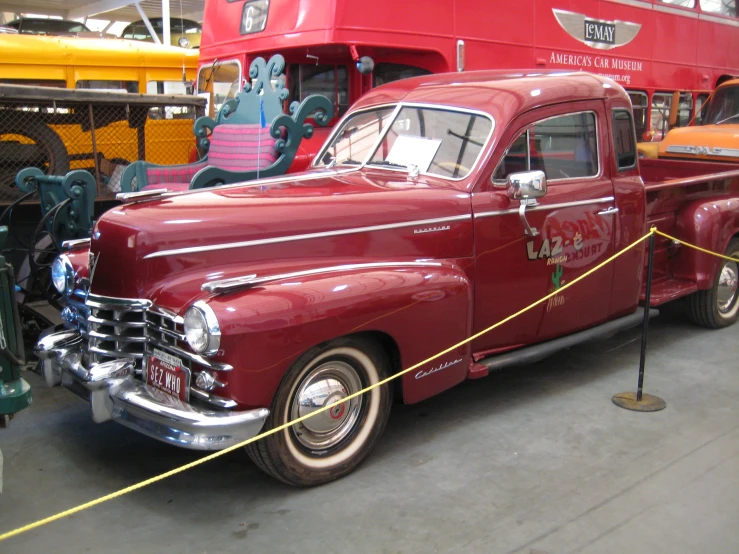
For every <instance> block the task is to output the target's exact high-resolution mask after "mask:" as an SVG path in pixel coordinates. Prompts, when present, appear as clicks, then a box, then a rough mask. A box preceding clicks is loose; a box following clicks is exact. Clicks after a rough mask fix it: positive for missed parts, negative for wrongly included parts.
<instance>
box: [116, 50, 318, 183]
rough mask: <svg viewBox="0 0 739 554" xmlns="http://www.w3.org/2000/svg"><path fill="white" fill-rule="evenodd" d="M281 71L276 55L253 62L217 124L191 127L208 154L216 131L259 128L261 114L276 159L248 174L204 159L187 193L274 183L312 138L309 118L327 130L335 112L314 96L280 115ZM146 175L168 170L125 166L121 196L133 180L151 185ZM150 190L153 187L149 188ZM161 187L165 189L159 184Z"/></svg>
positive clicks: (281, 60) (212, 121)
mask: <svg viewBox="0 0 739 554" xmlns="http://www.w3.org/2000/svg"><path fill="white" fill-rule="evenodd" d="M284 70H285V59H284V58H283V57H282V56H280V55H279V54H277V55H275V56H272V57H271V58H270V60H269V62H265V60H264V58H256V59H255V60H254V61H253V62H252V63H251V66H250V67H249V79H250V81H249V82H246V83H245V84H244V89H243V90H242V91H241V92H239V93H238V94H237V95H236V97H235V98H232V99H230V100H227V101H226V102H225V103H224V104H223V105H222V106H221V108H220V109H219V110H218V114H217V115H216V117H215V118H211V117H200V118H198V120H197V121H195V124H194V126H193V132H194V133H195V137H196V139H197V144H198V147H199V148H200V149H201V151H204V152H206V153H207V151H208V149H209V147H210V139H209V136H210V134H211V133H212V132H213V129H214V128H215V127H216V126H217V125H230V124H240V125H245V124H246V125H250V124H251V125H259V124H261V110H264V120H265V122H266V123H267V124H268V125H269V129H270V131H269V132H270V135H271V136H272V137H273V138H274V139H275V140H276V145H275V147H276V149H277V152H278V153H279V156H278V158H277V160H276V161H275V162H274V163H273V164H272V165H270V166H269V167H266V168H263V169H260V170H259V171H258V172H257V170H256V168H255V169H254V170H246V171H229V170H226V169H223V168H220V167H216V166H211V165H208V157H207V155H206V156H205V157H204V158H203V159H202V160H200V161H199V162H197V163H198V164H199V165H205V166H206V167H204V168H203V169H200V170H199V171H197V172H196V173H195V174H194V176H193V177H192V180H190V188H191V189H195V188H203V187H211V186H215V185H219V184H226V183H237V182H240V181H248V180H251V179H255V178H257V173H258V174H259V175H258V176H259V177H272V176H275V175H282V174H284V173H285V172H286V171H287V169H288V168H289V167H290V164H291V163H292V161H293V159H294V158H295V154H296V153H297V151H298V147H299V146H300V142H301V141H302V140H303V139H310V138H311V137H312V136H313V124H312V123H306V119H307V118H308V117H309V116H310V117H312V119H313V121H315V122H316V123H317V124H319V125H322V126H323V125H326V124H327V123H328V122H329V121H330V119H331V116H332V113H333V107H332V105H331V102H330V101H329V99H328V98H326V97H325V96H321V95H318V94H315V95H311V96H309V97H307V98H306V99H305V100H303V101H302V102H292V104H291V105H290V113H289V114H285V113H283V105H284V102H285V100H286V99H287V97H288V95H289V93H288V91H287V89H286V88H285V84H284V82H283V80H282V79H281V75H282V74H283V72H284ZM187 167H194V166H193V165H190V166H177V168H175V167H174V166H172V170H173V171H179V172H180V174H182V172H183V171H186V169H187ZM147 169H157V170H161V171H166V166H156V165H153V164H148V163H146V162H141V161H139V162H134V163H133V164H131V165H129V166H128V167H127V168H126V169H125V171H124V173H123V175H122V177H121V190H122V191H123V192H131V191H133V190H134V189H133V186H132V183H133V180H134V178H135V180H136V183H137V190H141V189H143V187H144V186H146V185H148V184H149V181H148V179H147V172H146V170H147ZM152 184H153V183H152ZM163 186H166V184H164V183H163Z"/></svg>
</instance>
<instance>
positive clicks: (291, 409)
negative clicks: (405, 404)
mask: <svg viewBox="0 0 739 554" xmlns="http://www.w3.org/2000/svg"><path fill="white" fill-rule="evenodd" d="M389 369H390V363H389V360H388V357H387V355H386V354H385V352H384V351H383V350H382V349H381V348H380V347H378V346H377V345H376V344H374V343H373V342H371V341H368V340H365V339H361V338H354V337H348V338H343V339H337V340H335V341H331V342H329V343H327V344H326V345H324V346H321V347H317V348H314V349H312V350H310V351H309V352H307V353H306V354H304V355H303V356H301V358H300V359H299V360H298V361H297V362H296V363H295V364H293V366H292V367H291V368H290V370H289V371H288V372H287V374H286V375H285V377H284V379H283V381H282V383H281V385H280V388H279V389H278V391H277V394H276V396H275V399H274V402H273V403H272V410H271V412H270V415H269V417H268V418H267V421H266V422H265V429H270V428H274V427H278V426H280V425H282V424H284V423H286V422H288V421H292V420H294V419H296V418H299V417H302V416H305V415H308V414H311V413H313V412H315V411H316V410H317V409H319V408H321V407H323V406H327V405H329V404H333V403H334V402H337V401H339V400H341V399H343V398H346V397H347V396H349V395H351V394H353V393H355V392H357V391H359V390H361V389H362V388H364V387H367V386H369V385H371V384H373V383H377V382H379V381H380V380H382V379H383V378H384V377H385V376H387V375H388V373H389ZM390 406H391V390H390V387H389V386H388V385H383V386H381V387H377V388H375V389H372V390H371V391H369V392H368V393H366V394H364V395H361V396H358V397H356V398H353V399H351V400H347V401H346V402H344V403H343V404H339V405H337V406H335V407H334V408H332V409H331V410H328V411H325V412H322V413H319V414H317V415H315V416H313V417H311V418H309V419H306V420H305V421H302V422H300V423H298V424H296V425H294V426H292V427H289V428H287V429H284V430H282V431H279V432H277V433H275V434H273V435H270V436H268V437H266V438H264V439H262V440H260V441H257V442H255V443H252V444H250V445H248V446H247V447H246V450H247V452H248V453H249V456H250V457H251V458H252V460H254V462H255V463H256V464H257V465H258V466H259V467H260V468H261V469H262V470H263V471H265V472H266V473H268V474H270V475H272V476H273V477H276V478H277V479H280V480H281V481H284V482H285V483H288V484H290V485H296V486H312V485H320V484H323V483H327V482H329V481H333V480H334V479H338V478H339V477H342V476H344V475H346V474H347V473H349V472H351V471H352V470H354V468H356V467H357V466H358V465H359V464H360V463H361V462H362V461H363V460H364V459H365V458H366V457H367V456H368V455H369V454H370V452H372V450H373V449H374V447H375V444H376V443H377V441H378V439H379V438H380V435H381V434H382V432H383V430H384V429H385V425H386V424H387V419H388V416H389V414H390Z"/></svg>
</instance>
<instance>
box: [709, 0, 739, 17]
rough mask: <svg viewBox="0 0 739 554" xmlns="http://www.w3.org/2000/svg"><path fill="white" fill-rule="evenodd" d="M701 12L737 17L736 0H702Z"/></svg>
mask: <svg viewBox="0 0 739 554" xmlns="http://www.w3.org/2000/svg"><path fill="white" fill-rule="evenodd" d="M701 10H702V11H704V12H709V13H718V14H721V15H728V16H731V17H736V1H735V0H720V1H716V0H701Z"/></svg>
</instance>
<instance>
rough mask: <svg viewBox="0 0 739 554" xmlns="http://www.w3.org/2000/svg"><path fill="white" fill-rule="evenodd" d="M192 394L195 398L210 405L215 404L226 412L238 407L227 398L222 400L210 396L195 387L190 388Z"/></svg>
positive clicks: (218, 397)
mask: <svg viewBox="0 0 739 554" xmlns="http://www.w3.org/2000/svg"><path fill="white" fill-rule="evenodd" d="M190 394H191V395H192V396H194V397H195V398H198V399H200V400H203V401H204V402H207V403H208V404H213V405H214V406H217V407H219V408H223V409H224V410H231V409H233V408H235V407H236V406H238V404H237V403H236V402H235V401H234V400H228V399H226V398H221V397H220V396H215V395H212V394H208V393H207V392H205V391H201V390H200V389H196V388H195V387H191V388H190Z"/></svg>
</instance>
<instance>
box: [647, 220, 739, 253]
mask: <svg viewBox="0 0 739 554" xmlns="http://www.w3.org/2000/svg"><path fill="white" fill-rule="evenodd" d="M652 231H654V232H655V233H657V234H658V235H662V236H663V237H665V238H668V239H670V240H674V241H675V242H679V243H680V244H684V245H685V246H688V247H690V248H694V249H695V250H699V251H700V252H703V253H704V254H710V255H711V256H716V257H718V258H723V259H725V260H731V261H732V262H739V259H737V258H732V257H731V256H724V255H723V254H718V253H716V252H712V251H711V250H706V249H705V248H701V247H700V246H696V245H695V244H690V243H689V242H685V241H684V240H680V239H676V238H675V237H673V236H671V235H668V234H667V233H663V232H662V231H659V230H658V229H657V228H656V227H652Z"/></svg>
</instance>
